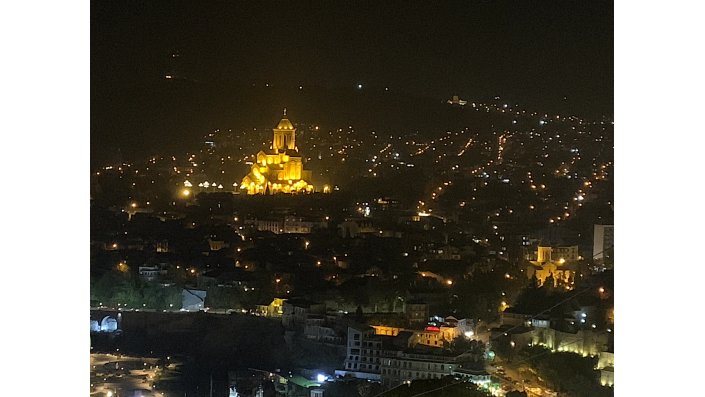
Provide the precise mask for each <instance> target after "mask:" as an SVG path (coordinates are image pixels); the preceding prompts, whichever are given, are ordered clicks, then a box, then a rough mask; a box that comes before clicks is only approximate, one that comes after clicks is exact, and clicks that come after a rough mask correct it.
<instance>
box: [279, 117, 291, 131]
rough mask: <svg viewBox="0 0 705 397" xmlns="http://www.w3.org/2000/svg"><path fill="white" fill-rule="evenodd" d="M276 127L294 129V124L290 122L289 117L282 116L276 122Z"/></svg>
mask: <svg viewBox="0 0 705 397" xmlns="http://www.w3.org/2000/svg"><path fill="white" fill-rule="evenodd" d="M277 129H278V130H293V129H294V125H293V124H291V121H289V119H287V118H286V117H284V118H283V119H282V120H281V121H280V122H279V124H277Z"/></svg>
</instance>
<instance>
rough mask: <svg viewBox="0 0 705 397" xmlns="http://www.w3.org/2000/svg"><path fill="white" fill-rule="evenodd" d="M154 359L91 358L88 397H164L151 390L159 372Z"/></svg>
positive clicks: (159, 369)
mask: <svg viewBox="0 0 705 397" xmlns="http://www.w3.org/2000/svg"><path fill="white" fill-rule="evenodd" d="M157 362H158V360H157V359H154V358H139V357H128V356H118V355H113V354H91V392H90V395H91V396H95V397H133V396H140V397H168V396H167V395H166V394H164V393H163V392H159V391H154V390H152V383H153V381H154V379H155V377H157V376H158V375H159V374H160V372H161V371H162V368H160V367H159V366H158V365H157Z"/></svg>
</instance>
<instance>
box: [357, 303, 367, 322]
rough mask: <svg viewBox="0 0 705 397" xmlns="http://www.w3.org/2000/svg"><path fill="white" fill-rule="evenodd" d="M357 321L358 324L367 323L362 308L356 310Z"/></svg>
mask: <svg viewBox="0 0 705 397" xmlns="http://www.w3.org/2000/svg"><path fill="white" fill-rule="evenodd" d="M355 321H358V322H364V321H365V316H364V314H363V313H362V306H358V307H357V309H355Z"/></svg>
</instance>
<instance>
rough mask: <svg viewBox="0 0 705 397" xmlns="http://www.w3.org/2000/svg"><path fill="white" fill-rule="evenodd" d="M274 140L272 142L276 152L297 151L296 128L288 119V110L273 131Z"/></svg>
mask: <svg viewBox="0 0 705 397" xmlns="http://www.w3.org/2000/svg"><path fill="white" fill-rule="evenodd" d="M273 131H274V139H273V140H272V149H274V150H275V151H286V150H287V149H290V150H296V128H294V125H293V124H291V121H289V119H288V118H286V108H284V115H283V116H282V119H281V121H280V122H279V124H277V126H276V127H275V128H274V129H273Z"/></svg>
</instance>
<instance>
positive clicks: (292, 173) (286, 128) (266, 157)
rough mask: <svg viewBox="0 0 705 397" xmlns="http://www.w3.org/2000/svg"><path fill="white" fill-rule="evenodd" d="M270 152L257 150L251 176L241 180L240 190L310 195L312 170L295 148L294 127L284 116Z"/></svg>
mask: <svg viewBox="0 0 705 397" xmlns="http://www.w3.org/2000/svg"><path fill="white" fill-rule="evenodd" d="M273 131H274V139H273V140H272V148H271V150H272V152H271V153H265V152H264V151H263V150H260V151H259V153H257V156H256V157H257V158H256V161H255V162H254V164H252V168H251V169H250V173H249V174H247V176H245V177H244V178H242V183H241V184H240V189H241V190H242V191H247V194H275V193H312V192H313V191H314V189H313V185H311V171H310V170H304V164H303V161H302V158H301V154H299V149H298V148H297V147H296V128H294V125H293V124H291V121H289V119H288V118H287V117H286V109H284V117H283V118H282V119H281V121H280V122H279V124H277V126H276V127H275V128H274V129H273Z"/></svg>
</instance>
